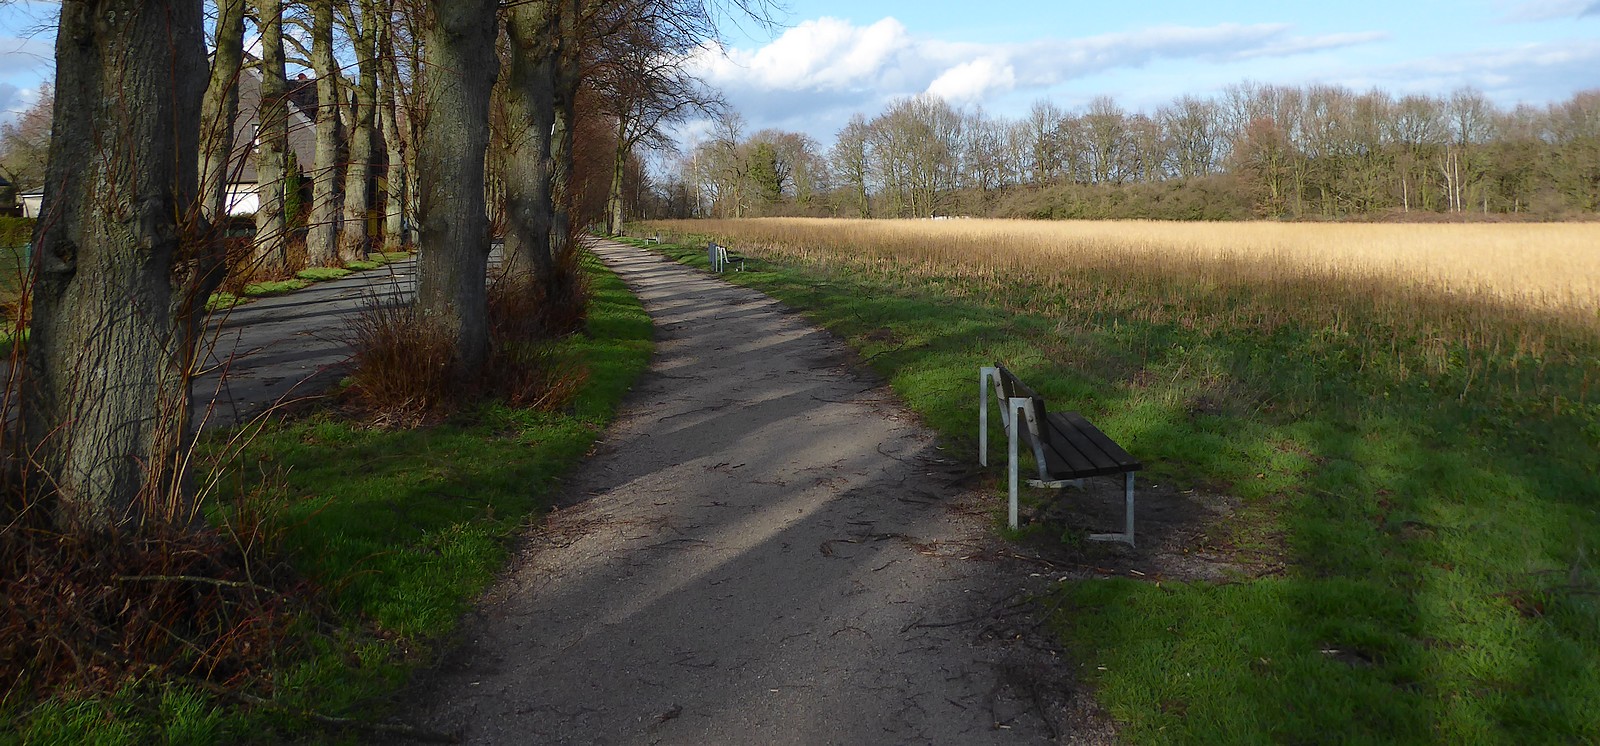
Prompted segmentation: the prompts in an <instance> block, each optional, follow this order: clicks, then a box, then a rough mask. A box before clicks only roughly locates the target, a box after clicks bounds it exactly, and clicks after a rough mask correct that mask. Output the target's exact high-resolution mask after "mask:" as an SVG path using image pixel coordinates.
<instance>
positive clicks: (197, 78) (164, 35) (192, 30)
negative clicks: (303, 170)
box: [21, 0, 220, 527]
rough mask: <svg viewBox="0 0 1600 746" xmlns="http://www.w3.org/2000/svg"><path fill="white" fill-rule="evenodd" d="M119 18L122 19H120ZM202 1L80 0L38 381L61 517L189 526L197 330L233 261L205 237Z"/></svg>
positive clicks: (60, 50) (55, 153)
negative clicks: (223, 265)
mask: <svg viewBox="0 0 1600 746" xmlns="http://www.w3.org/2000/svg"><path fill="white" fill-rule="evenodd" d="M108 18H111V19H116V22H115V23H107V22H106V19H108ZM204 34H205V32H204V28H203V25H202V15H201V2H200V0H65V1H64V2H63V3H62V6H61V19H60V28H59V31H58V33H57V35H56V76H57V81H58V84H59V89H58V94H57V98H56V107H55V117H54V119H55V123H56V124H55V131H54V133H53V135H52V137H51V143H50V165H49V167H48V169H47V171H46V179H45V205H44V213H45V216H44V219H43V220H41V221H40V222H39V226H38V229H37V232H36V236H35V238H36V240H35V245H36V246H37V251H36V253H35V257H36V259H35V261H36V262H37V264H36V269H37V274H36V277H35V280H34V283H33V316H32V319H31V329H32V333H31V339H30V340H29V344H28V348H27V368H26V373H25V375H24V377H23V382H22V399H21V402H22V424H23V434H24V439H25V442H26V445H27V447H28V448H29V451H30V453H31V454H32V455H33V457H34V458H36V459H37V462H38V465H39V467H40V468H41V470H42V475H41V476H40V478H39V481H38V483H37V484H35V485H31V486H30V489H38V490H41V491H44V490H49V491H51V492H53V493H54V495H55V496H56V498H57V500H56V502H57V506H58V507H57V511H56V515H57V516H58V521H60V522H62V523H71V524H78V525H85V526H91V527H110V526H117V525H124V524H127V523H129V522H131V521H152V522H169V523H175V524H179V525H186V524H187V523H189V522H190V521H191V520H193V518H194V513H193V511H192V505H191V504H190V496H189V495H187V494H186V492H185V490H184V485H183V483H182V480H181V479H180V475H181V473H182V469H181V459H182V454H183V452H184V450H185V449H186V447H187V445H188V443H189V442H190V439H191V431H190V428H189V416H188V407H189V380H190V376H191V374H192V373H193V369H194V364H195V359H194V357H195V356H194V353H195V337H196V334H197V333H198V330H199V318H200V314H201V312H202V311H203V308H204V305H205V301H206V297H207V295H208V294H209V292H210V289H211V288H212V287H214V286H215V283H216V281H217V280H218V279H219V277H220V275H219V273H218V272H217V270H218V269H220V260H219V258H218V257H216V256H214V255H213V254H210V253H207V252H204V251H202V250H201V249H200V247H201V246H203V244H198V243H197V242H196V241H195V237H194V236H193V235H192V231H193V230H194V227H195V226H194V225H193V222H192V221H193V216H192V215H186V209H187V207H188V206H190V205H193V204H195V200H196V197H197V196H198V195H197V193H196V192H197V189H196V185H197V170H198V162H199V148H198V142H197V139H198V133H199V131H200V102H201V97H202V96H203V94H204V92H205V80H206V59H205V42H204Z"/></svg>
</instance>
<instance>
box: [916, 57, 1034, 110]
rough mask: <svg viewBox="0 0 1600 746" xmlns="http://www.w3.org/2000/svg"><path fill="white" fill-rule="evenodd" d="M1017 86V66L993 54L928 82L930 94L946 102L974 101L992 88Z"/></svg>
mask: <svg viewBox="0 0 1600 746" xmlns="http://www.w3.org/2000/svg"><path fill="white" fill-rule="evenodd" d="M1016 85H1017V71H1016V68H1014V67H1012V66H1011V65H1010V64H1008V63H1005V62H1001V61H999V60H996V59H994V58H992V57H983V58H980V59H976V60H972V61H970V62H963V63H961V64H959V65H956V66H955V67H952V68H950V69H949V70H946V71H944V73H942V74H940V75H939V77H937V78H934V79H933V82H932V83H929V84H928V93H931V94H933V95H935V96H938V97H940V98H943V99H944V100H946V101H951V102H955V103H972V102H976V101H979V100H981V99H982V98H983V97H984V95H985V94H987V93H989V92H990V91H997V90H999V91H1008V90H1011V89H1012V88H1014V87H1016Z"/></svg>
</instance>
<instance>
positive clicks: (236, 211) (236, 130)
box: [228, 59, 317, 215]
mask: <svg viewBox="0 0 1600 746" xmlns="http://www.w3.org/2000/svg"><path fill="white" fill-rule="evenodd" d="M253 61H254V60H249V59H247V60H246V63H247V64H248V63H250V62H253ZM316 98H317V94H316V87H315V85H314V84H313V82H312V81H310V80H308V79H307V78H306V77H305V76H304V75H302V76H300V78H299V79H298V80H292V81H289V102H288V104H289V150H290V151H292V152H293V153H294V157H295V160H296V161H298V162H299V164H300V168H301V170H304V169H306V168H308V167H309V166H311V164H312V163H313V162H314V161H315V158H316V152H317V145H316V132H315V123H314V122H313V121H312V117H313V116H314V115H315V111H316V106H317V101H316ZM308 111H310V112H311V113H310V114H308V113H307V112H308ZM260 114H261V72H260V71H259V70H257V69H256V68H255V67H253V66H252V67H246V68H245V69H244V70H243V71H242V72H241V73H240V74H239V114H238V116H236V117H235V118H234V121H233V155H234V162H233V163H230V164H229V168H228V174H229V176H230V177H231V178H229V179H228V214H229V215H252V214H254V213H255V211H256V209H257V208H258V207H260V205H261V199H260V196H259V194H258V187H259V184H258V183H257V181H258V179H257V177H256V154H257V153H259V152H260V151H261V141H260V139H259V138H258V136H257V130H258V129H259V128H260V123H261V119H260Z"/></svg>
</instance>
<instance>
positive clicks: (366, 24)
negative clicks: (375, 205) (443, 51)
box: [339, 2, 378, 263]
mask: <svg viewBox="0 0 1600 746" xmlns="http://www.w3.org/2000/svg"><path fill="white" fill-rule="evenodd" d="M376 16H377V12H376V9H374V8H373V7H372V3H371V2H362V3H357V4H354V5H352V7H351V9H350V17H351V21H352V22H351V28H350V29H349V33H350V39H351V43H352V45H353V46H354V47H355V49H354V50H353V51H354V52H355V55H356V61H357V70H358V73H359V75H360V79H359V80H357V82H356V86H355V106H354V107H353V108H352V110H351V112H350V114H351V120H352V123H351V126H350V163H349V165H348V167H347V170H346V171H345V179H344V223H343V224H342V225H341V226H340V228H339V259H340V260H342V261H343V262H346V263H348V262H354V261H360V260H363V259H366V258H367V251H368V249H369V248H370V245H369V236H368V233H367V205H368V203H369V202H370V199H369V197H370V193H371V188H372V154H373V152H374V144H373V132H372V130H373V126H374V119H375V118H376V111H377V99H378V71H377V67H376V60H375V59H374V58H375V57H376V54H377V47H378V40H377V36H376V31H377V28H376Z"/></svg>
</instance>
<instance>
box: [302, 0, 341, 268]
mask: <svg viewBox="0 0 1600 746" xmlns="http://www.w3.org/2000/svg"><path fill="white" fill-rule="evenodd" d="M307 2H308V3H309V6H310V8H311V27H310V31H311V70H312V72H313V73H314V74H315V75H316V76H317V118H316V123H317V130H316V131H317V135H316V137H317V145H316V163H315V164H314V165H313V166H312V169H311V223H310V225H309V226H307V227H308V229H309V230H307V232H306V254H307V260H308V261H309V262H310V263H311V264H312V266H317V267H332V266H336V265H338V264H340V262H339V252H338V246H337V244H336V241H337V238H338V230H339V67H338V62H337V61H336V60H335V59H334V56H333V0H307Z"/></svg>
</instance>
